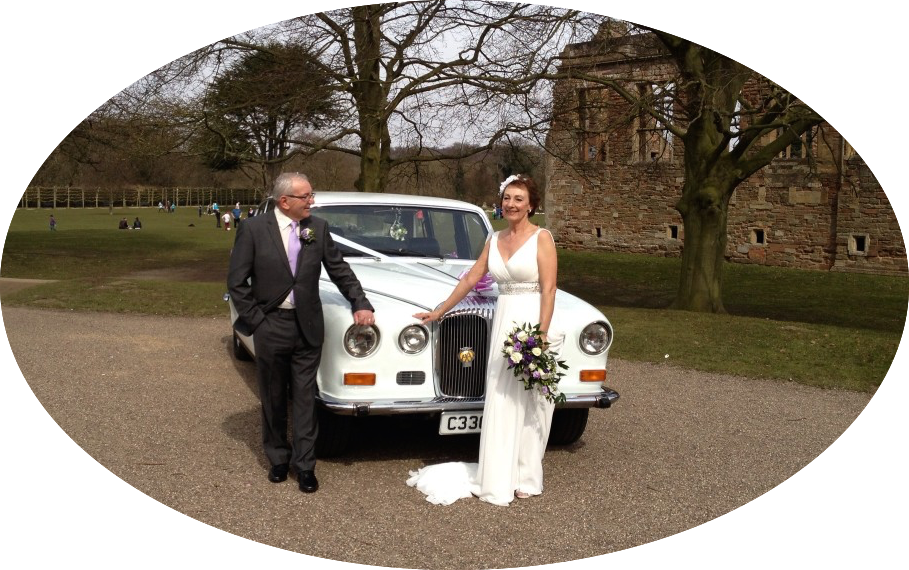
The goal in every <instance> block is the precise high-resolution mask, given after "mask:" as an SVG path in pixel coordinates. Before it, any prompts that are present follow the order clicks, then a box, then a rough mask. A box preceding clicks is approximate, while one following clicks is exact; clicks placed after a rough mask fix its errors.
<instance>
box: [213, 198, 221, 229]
mask: <svg viewBox="0 0 909 570" xmlns="http://www.w3.org/2000/svg"><path fill="white" fill-rule="evenodd" d="M211 212H212V214H214V215H215V227H216V228H220V227H221V210H220V208H218V203H217V202H212V205H211Z"/></svg>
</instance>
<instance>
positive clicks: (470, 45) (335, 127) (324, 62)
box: [116, 0, 591, 192]
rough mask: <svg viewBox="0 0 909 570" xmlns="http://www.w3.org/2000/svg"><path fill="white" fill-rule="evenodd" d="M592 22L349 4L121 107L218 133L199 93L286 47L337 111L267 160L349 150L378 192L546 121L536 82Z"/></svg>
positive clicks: (165, 79) (183, 71)
mask: <svg viewBox="0 0 909 570" xmlns="http://www.w3.org/2000/svg"><path fill="white" fill-rule="evenodd" d="M588 24H590V21H588V20H586V19H584V18H581V17H580V15H579V13H578V12H576V11H572V10H564V9H556V8H549V7H545V6H535V5H531V4H513V3H510V2H493V1H479V2H477V1H460V2H448V3H447V2H445V1H443V0H427V1H422V2H395V3H388V4H378V5H367V6H356V7H352V8H345V9H340V10H335V11H331V12H324V13H319V14H312V15H308V16H303V17H300V18H295V19H292V20H288V21H285V22H281V23H278V24H276V25H273V26H269V27H267V28H263V29H258V30H253V31H250V32H247V33H245V34H241V35H239V36H234V37H231V38H227V39H225V40H222V41H219V42H216V43H214V44H211V45H209V46H205V47H204V48H201V49H199V50H197V51H195V52H193V53H191V54H188V55H187V56H185V57H183V58H180V59H179V60H177V61H174V62H172V63H171V64H169V65H167V66H164V67H162V68H161V69H159V70H158V71H156V72H155V73H153V74H150V75H149V76H147V77H146V78H144V79H143V80H142V81H140V82H138V83H137V84H136V85H134V86H132V87H131V88H130V89H128V90H127V91H126V92H124V93H123V94H121V96H119V97H118V98H117V100H116V104H117V105H118V106H120V107H121V108H122V109H124V110H126V111H128V112H134V113H145V112H146V110H147V109H149V108H150V109H153V116H154V117H161V118H164V117H168V118H169V120H170V124H171V127H172V128H176V129H178V130H181V131H184V132H185V137H186V138H190V137H191V136H192V135H191V131H192V130H193V129H199V128H200V127H204V128H206V129H207V130H209V131H218V130H219V129H217V128H216V129H211V126H212V125H211V123H207V124H206V122H205V121H206V119H205V117H206V115H205V113H204V112H203V106H201V105H200V103H201V102H202V101H203V97H202V96H201V95H202V93H203V91H204V90H205V86H206V85H209V86H219V85H222V86H226V85H227V84H229V83H230V82H231V81H232V80H231V79H230V75H231V71H230V70H231V69H236V66H237V62H238V61H243V59H244V58H249V57H252V56H251V55H250V54H253V53H270V52H273V51H274V46H275V45H276V44H281V45H292V46H295V48H297V49H298V52H297V53H298V55H299V57H300V58H301V61H300V62H299V65H301V66H306V67H307V70H308V72H309V71H311V72H313V73H314V74H315V75H316V76H319V77H321V80H319V81H318V82H319V84H320V85H321V84H322V82H323V81H324V84H325V86H326V87H327V88H328V89H329V90H330V91H331V92H332V94H333V95H332V97H331V103H332V105H333V108H334V109H335V110H338V111H339V112H338V113H334V114H333V115H332V117H331V120H326V121H320V123H319V124H318V125H311V127H312V128H310V129H307V130H303V129H287V130H282V129H276V130H275V136H274V137H273V138H272V140H273V144H274V145H275V147H276V148H281V149H282V151H281V153H280V156H277V155H276V156H274V157H271V156H269V157H267V159H266V162H268V163H270V164H273V163H275V162H276V161H285V160H288V159H289V158H292V157H293V156H296V155H312V154H315V153H317V152H320V151H323V150H333V151H337V152H342V153H347V154H349V155H352V156H356V157H357V158H358V160H359V164H360V168H359V170H360V172H359V176H358V178H357V181H356V184H355V185H356V188H357V189H359V190H363V191H378V192H381V191H384V190H385V188H386V187H387V185H388V182H389V176H390V173H391V171H392V169H394V168H396V167H399V166H403V165H407V164H414V163H420V162H428V161H435V160H439V159H444V158H450V159H458V158H464V157H466V156H470V155H471V154H475V153H479V152H483V151H484V150H486V149H489V148H493V147H494V146H497V145H503V144H512V143H517V142H518V141H521V140H522V137H523V136H525V135H527V134H528V133H531V134H532V133H534V132H535V131H538V130H539V129H540V128H541V127H542V126H543V125H545V124H546V123H547V122H548V117H549V111H548V108H549V105H548V103H549V100H548V96H547V89H548V85H547V84H546V83H545V82H540V81H538V79H539V78H540V77H542V76H543V75H545V74H547V73H551V72H552V71H553V69H554V65H555V62H556V61H557V58H558V54H559V51H560V49H561V46H562V45H564V44H565V43H567V42H570V41H575V40H576V39H578V38H581V37H586V36H588V35H589V33H590V29H591V28H589V27H588V28H585V27H584V26H585V25H588ZM162 111H163V112H162ZM225 134H230V133H227V132H226V131H225ZM232 138H233V137H232V136H224V137H221V142H222V143H226V142H227V141H228V140H231V139H232ZM458 142H461V143H466V144H461V145H457V144H452V143H458ZM222 146H224V147H225V150H227V148H226V144H224V145H222ZM441 148H447V149H448V151H449V152H443V151H441V150H439V149H441ZM453 149H461V150H459V151H453ZM184 150H189V149H188V148H184ZM266 154H267V153H266Z"/></svg>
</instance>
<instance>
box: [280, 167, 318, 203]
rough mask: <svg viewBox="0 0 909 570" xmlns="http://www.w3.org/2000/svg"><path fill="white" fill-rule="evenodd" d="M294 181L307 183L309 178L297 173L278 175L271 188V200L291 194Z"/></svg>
mask: <svg viewBox="0 0 909 570" xmlns="http://www.w3.org/2000/svg"><path fill="white" fill-rule="evenodd" d="M295 180H302V181H304V182H309V178H307V176H306V175H305V174H300V173H299V172H284V173H283V174H279V175H278V177H277V178H275V185H274V186H273V187H272V191H271V196H272V198H274V199H275V200H277V199H278V198H280V197H281V196H286V195H287V194H293V191H294V181H295Z"/></svg>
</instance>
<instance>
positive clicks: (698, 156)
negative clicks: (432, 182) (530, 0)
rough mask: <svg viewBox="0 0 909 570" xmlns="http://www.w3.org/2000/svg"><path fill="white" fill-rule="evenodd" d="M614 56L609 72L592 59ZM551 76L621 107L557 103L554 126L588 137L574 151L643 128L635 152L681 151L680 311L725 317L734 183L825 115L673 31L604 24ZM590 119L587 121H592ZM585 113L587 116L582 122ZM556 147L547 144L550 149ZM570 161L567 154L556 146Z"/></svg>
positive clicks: (591, 149) (655, 155)
mask: <svg viewBox="0 0 909 570" xmlns="http://www.w3.org/2000/svg"><path fill="white" fill-rule="evenodd" d="M604 57H605V59H607V60H610V61H611V63H612V65H611V66H610V67H611V69H612V72H611V73H603V72H598V71H597V66H596V65H595V62H597V61H600V62H602V61H603V60H604ZM552 79H557V80H558V79H561V80H565V79H568V80H570V81H574V82H575V84H578V85H583V86H584V87H585V88H587V89H589V88H601V89H602V88H605V89H607V90H608V91H609V92H611V93H612V94H614V96H615V98H617V99H619V100H621V101H623V102H624V105H623V106H622V107H621V108H615V109H614V108H612V107H609V105H608V104H605V105H604V106H605V107H609V111H612V112H613V116H612V117H611V118H610V119H609V120H607V121H604V122H602V123H599V122H598V121H597V120H596V118H595V115H596V114H597V113H598V108H597V103H593V102H590V101H584V100H583V99H584V94H586V93H587V92H588V91H587V90H586V89H585V90H581V91H580V93H581V94H580V95H578V96H576V98H575V100H574V101H575V104H574V105H570V104H569V105H566V104H565V103H566V102H565V101H559V102H558V103H559V105H557V106H556V113H557V115H559V116H558V117H557V121H561V122H562V123H565V122H570V121H574V122H575V124H576V125H577V124H578V122H587V123H588V124H587V125H578V126H577V127H576V130H577V133H578V136H579V137H589V140H585V141H584V144H582V145H574V146H573V147H572V148H571V149H570V150H568V151H567V152H568V153H571V152H574V153H577V152H578V150H577V149H578V148H579V146H580V148H581V149H582V150H581V152H582V153H585V154H589V155H590V156H591V157H593V156H595V155H596V154H597V153H598V152H600V151H599V147H598V146H597V143H596V142H594V141H596V140H599V139H598V137H599V136H600V135H602V134H603V133H604V132H608V131H610V130H612V129H616V128H624V129H626V131H627V128H628V126H629V125H632V124H634V125H636V133H637V134H636V136H637V144H638V146H639V148H638V149H636V150H635V152H638V153H641V154H643V153H646V154H647V155H648V157H649V158H651V159H653V160H658V159H659V158H660V157H661V155H662V154H665V153H671V152H673V147H674V145H676V144H680V145H681V146H682V147H683V154H682V171H683V174H684V181H683V183H682V196H681V198H680V199H679V201H678V202H677V203H676V209H677V210H678V211H679V213H680V214H681V216H682V219H683V222H684V232H685V233H684V236H685V238H684V239H685V241H684V247H683V250H682V267H681V275H680V281H679V288H678V291H677V294H676V298H675V301H674V303H673V307H675V308H679V309H687V310H694V311H705V312H723V311H724V308H723V302H722V271H723V264H724V261H725V252H726V245H727V227H726V222H727V214H728V208H729V201H730V198H731V197H732V194H733V192H734V191H735V189H736V187H737V186H738V185H739V184H741V183H742V182H743V181H745V180H746V179H748V178H749V177H750V176H751V175H752V174H754V173H756V172H757V171H758V170H760V169H761V168H763V167H765V166H767V165H768V164H770V162H771V161H772V160H773V159H774V158H775V157H777V156H779V155H780V154H781V153H782V152H784V151H786V149H787V148H789V147H791V146H792V145H800V144H802V139H803V137H804V136H805V135H806V133H809V134H810V133H812V132H813V131H814V130H815V129H816V127H817V126H818V125H819V124H820V123H822V122H823V118H822V117H821V116H820V115H818V114H817V113H816V112H814V111H813V110H812V109H810V108H809V107H808V106H806V105H804V104H803V103H802V102H801V101H799V100H798V99H797V98H796V97H795V96H794V95H792V94H791V93H789V92H788V91H787V90H785V89H783V88H782V87H780V86H779V85H776V84H775V83H773V82H772V81H770V80H768V79H766V78H764V77H762V76H759V75H758V74H756V73H755V72H754V71H752V70H751V69H748V68H747V67H745V66H743V65H741V64H739V63H737V62H736V61H734V60H732V59H730V58H728V57H726V56H723V55H722V54H719V53H716V52H714V51H712V50H710V49H708V48H705V47H703V46H700V45H698V44H695V43H693V42H690V41H688V40H685V39H682V38H679V37H676V36H673V35H671V34H668V33H665V32H661V31H659V30H654V29H651V28H643V27H638V26H635V25H633V24H632V25H626V24H623V23H621V22H615V21H609V20H606V21H604V23H603V26H602V28H601V30H600V33H599V34H598V35H597V36H596V37H594V38H593V39H592V40H591V41H590V42H588V43H587V44H584V45H582V46H576V47H571V48H569V49H567V50H566V52H565V54H564V59H563V65H562V67H561V68H560V71H559V73H557V74H555V75H553V76H552ZM585 113H586V115H585ZM578 117H580V119H579V118H578ZM557 147H558V145H550V146H549V148H550V150H553V149H555V148H557ZM555 152H557V153H559V155H560V157H561V158H562V159H563V160H566V161H567V162H575V161H576V160H577V159H576V157H568V156H566V151H565V149H564V148H562V149H561V150H556V151H555Z"/></svg>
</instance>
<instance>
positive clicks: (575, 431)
mask: <svg viewBox="0 0 909 570" xmlns="http://www.w3.org/2000/svg"><path fill="white" fill-rule="evenodd" d="M589 414H590V410H589V409H588V408H569V409H565V410H556V411H555V413H553V415H552V428H550V430H549V443H550V445H571V444H572V443H575V442H576V441H578V440H579V439H581V436H582V435H584V430H585V429H587V416H588V415H589Z"/></svg>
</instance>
